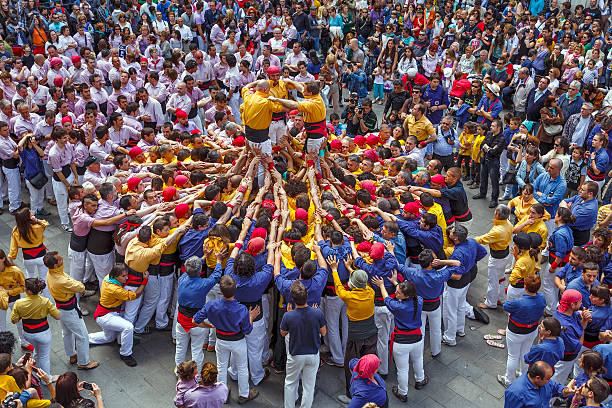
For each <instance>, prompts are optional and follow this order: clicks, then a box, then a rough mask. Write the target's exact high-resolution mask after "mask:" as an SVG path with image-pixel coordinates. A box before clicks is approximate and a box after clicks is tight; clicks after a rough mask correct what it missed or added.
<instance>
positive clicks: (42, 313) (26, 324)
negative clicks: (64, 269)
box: [11, 278, 60, 373]
mask: <svg viewBox="0 0 612 408" xmlns="http://www.w3.org/2000/svg"><path fill="white" fill-rule="evenodd" d="M46 286H47V285H46V284H45V282H44V281H42V280H40V279H38V278H28V279H26V280H25V291H26V297H25V298H24V299H18V300H17V301H16V302H15V305H14V306H13V312H12V313H11V321H12V322H13V324H16V323H17V322H19V321H20V320H21V321H22V322H23V331H24V332H25V333H24V337H25V339H26V340H27V341H28V342H29V343H30V344H32V346H34V359H35V360H36V363H37V364H39V366H40V368H41V369H42V370H43V371H44V372H45V373H50V372H51V360H50V358H49V352H50V351H51V329H50V328H49V322H48V321H47V316H48V315H51V317H53V318H54V319H55V320H59V318H60V317H59V310H57V308H56V307H55V305H54V304H53V302H51V301H50V300H49V299H48V298H46V297H43V296H40V295H39V293H40V292H41V291H42V290H43V289H45V287H46Z"/></svg>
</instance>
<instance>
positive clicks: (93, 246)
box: [87, 228, 115, 255]
mask: <svg viewBox="0 0 612 408" xmlns="http://www.w3.org/2000/svg"><path fill="white" fill-rule="evenodd" d="M114 247H115V243H114V242H113V231H100V230H97V229H95V228H92V229H91V230H90V231H89V236H88V238H87V250H88V251H89V252H90V253H92V254H94V255H108V254H110V253H111V252H113V248H114Z"/></svg>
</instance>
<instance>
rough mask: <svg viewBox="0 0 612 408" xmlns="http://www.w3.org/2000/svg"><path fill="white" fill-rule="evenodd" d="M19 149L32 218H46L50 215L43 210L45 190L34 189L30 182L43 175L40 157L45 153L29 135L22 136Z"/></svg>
mask: <svg viewBox="0 0 612 408" xmlns="http://www.w3.org/2000/svg"><path fill="white" fill-rule="evenodd" d="M17 148H18V149H19V157H20V158H21V162H22V163H23V165H24V171H23V175H24V178H25V180H26V186H27V187H28V191H29V192H30V208H31V209H32V210H33V211H34V216H36V217H40V216H43V217H44V216H48V215H51V213H50V212H49V211H47V210H45V209H44V203H45V189H44V186H43V188H36V187H35V186H34V185H33V184H32V183H31V181H30V180H34V179H35V178H38V177H40V175H41V173H42V174H44V171H45V170H44V168H43V162H42V157H43V156H44V154H45V152H44V151H43V150H42V149H41V148H40V146H38V142H37V141H36V138H34V136H33V135H32V134H31V133H28V134H24V135H23V136H22V138H21V140H20V141H19V144H18V145H17Z"/></svg>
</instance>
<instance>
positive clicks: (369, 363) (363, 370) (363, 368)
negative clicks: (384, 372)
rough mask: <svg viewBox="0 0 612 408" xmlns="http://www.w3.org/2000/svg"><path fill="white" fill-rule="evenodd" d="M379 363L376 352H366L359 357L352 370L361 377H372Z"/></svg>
mask: <svg viewBox="0 0 612 408" xmlns="http://www.w3.org/2000/svg"><path fill="white" fill-rule="evenodd" d="M379 365H380V360H379V359H378V356H377V355H376V354H366V355H365V356H363V357H361V358H360V359H359V361H358V362H357V365H355V368H353V371H354V372H356V373H357V374H359V377H361V378H372V377H374V374H376V370H378V366H379Z"/></svg>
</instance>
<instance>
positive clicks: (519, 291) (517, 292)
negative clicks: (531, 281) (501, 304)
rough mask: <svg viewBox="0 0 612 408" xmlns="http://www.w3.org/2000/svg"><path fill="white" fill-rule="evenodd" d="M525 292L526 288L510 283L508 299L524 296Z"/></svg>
mask: <svg viewBox="0 0 612 408" xmlns="http://www.w3.org/2000/svg"><path fill="white" fill-rule="evenodd" d="M524 294H525V288H515V287H514V286H512V285H508V293H507V300H512V299H517V298H520V297H523V295H524Z"/></svg>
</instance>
